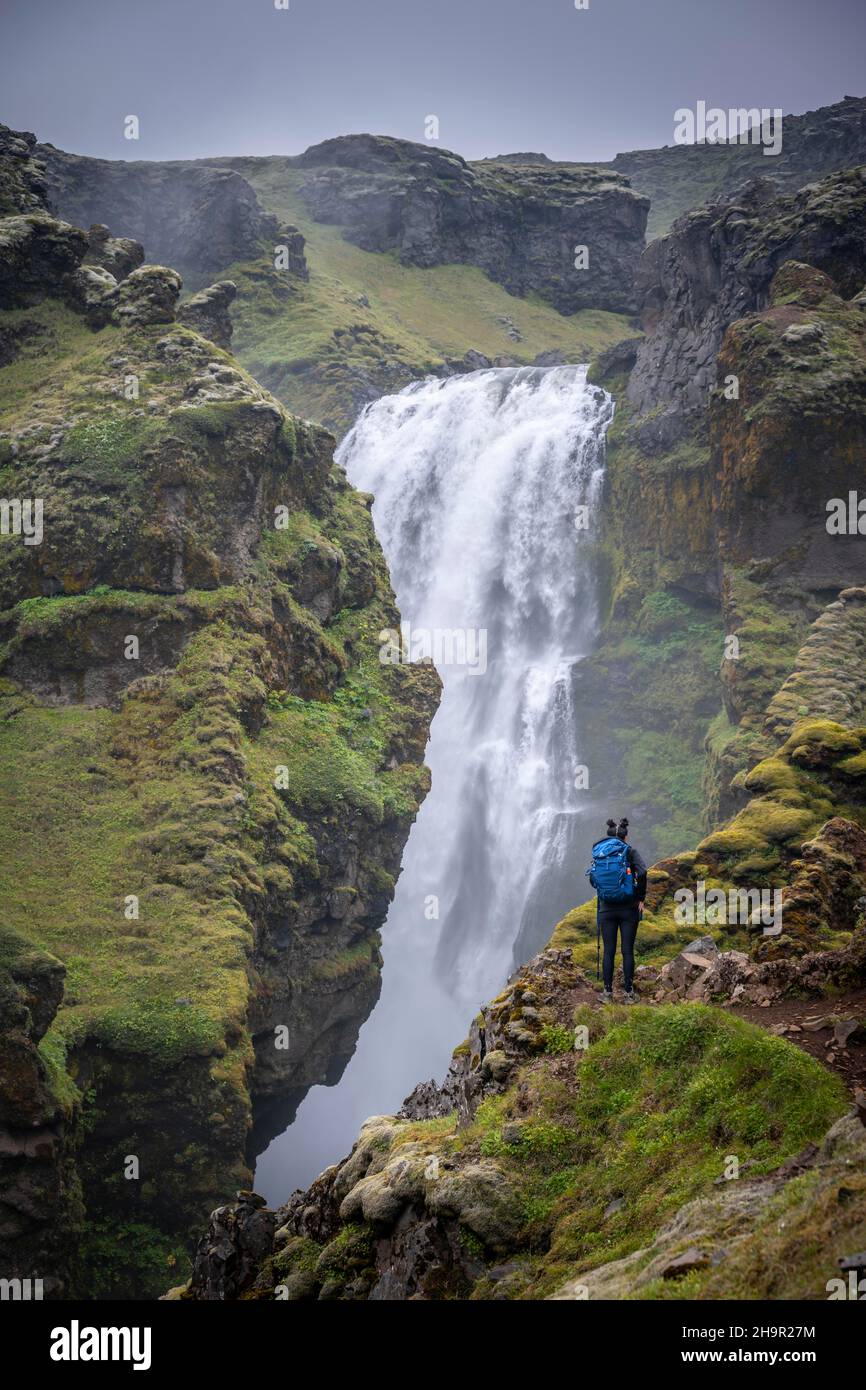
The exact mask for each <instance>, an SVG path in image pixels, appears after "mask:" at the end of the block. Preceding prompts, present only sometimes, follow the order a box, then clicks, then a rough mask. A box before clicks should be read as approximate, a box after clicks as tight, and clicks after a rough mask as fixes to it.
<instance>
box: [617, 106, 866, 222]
mask: <svg viewBox="0 0 866 1390" xmlns="http://www.w3.org/2000/svg"><path fill="white" fill-rule="evenodd" d="M855 164H866V97H854V96H846V97H844V98H843V100H842V101H837V102H834V103H833V105H831V106H822V107H819V109H818V110H817V111H806V112H805V113H804V114H803V115H785V116H784V117H783V120H782V148H781V150H780V151H779V152H778V153H777V154H775V155H773V156H772V157H768V156H767V155H765V154H764V150H763V146H762V145H760V144H757V145H753V144H740V143H739V142H737V143H731V144H728V143H719V144H712V143H704V144H695V145H665V146H664V148H663V149H660V150H632V151H630V152H629V153H627V154H618V155H617V156H616V158H615V159H614V160H612V161H611V163H610V164H608V165H605V166H602V167H604V168H609V169H611V170H614V171H615V172H617V173H620V174H625V175H626V177H627V178H628V179H629V180H630V182H631V184H632V187H633V188H635V189H636V190H637V191H638V192H639V193H643V194H645V195H646V196H647V197H648V198H649V199H650V203H651V211H650V220H649V226H648V233H649V236H650V237H651V238H654V237H658V236H664V235H665V234H666V233H667V232H668V231H669V230H670V227H671V224H672V223H673V222H674V221H675V219H676V218H677V217H679V216H680V215H681V214H682V213H684V212H687V211H688V210H689V209H691V208H696V207H699V206H700V205H701V204H702V203H710V202H715V201H716V200H717V199H718V198H719V197H724V196H728V195H730V194H732V193H735V192H736V191H737V190H738V188H740V187H741V186H742V185H743V184H744V183H747V182H748V181H749V180H750V179H754V178H759V179H771V180H772V181H773V183H774V184H775V186H776V188H777V190H778V191H779V192H788V193H792V192H795V191H796V190H797V189H798V188H802V187H803V185H804V184H807V183H815V182H817V180H819V179H822V178H825V177H826V176H827V174H832V173H835V172H836V171H838V170H840V169H849V168H851V166H852V165H855Z"/></svg>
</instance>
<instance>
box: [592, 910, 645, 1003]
mask: <svg viewBox="0 0 866 1390" xmlns="http://www.w3.org/2000/svg"><path fill="white" fill-rule="evenodd" d="M598 922H599V926H600V927H601V939H602V941H603V942H604V965H603V967H602V969H603V973H604V987H605V989H613V963H614V957H615V955H616V931H617V927H618V928H619V939H620V948H621V950H622V974H623V981H624V983H625V987H626V989H631V987H632V984H633V982H634V940H635V937H636V936H637V928H638V923H639V922H640V911H639V909H638V905H637V903H608V904H607V906H606V907H602V908H599V913H598Z"/></svg>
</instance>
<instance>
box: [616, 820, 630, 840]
mask: <svg viewBox="0 0 866 1390" xmlns="http://www.w3.org/2000/svg"><path fill="white" fill-rule="evenodd" d="M616 833H617V835H627V834H628V818H627V817H626V816H623V818H622V820H621V821H620V823H619V825H618V826H617V828H616Z"/></svg>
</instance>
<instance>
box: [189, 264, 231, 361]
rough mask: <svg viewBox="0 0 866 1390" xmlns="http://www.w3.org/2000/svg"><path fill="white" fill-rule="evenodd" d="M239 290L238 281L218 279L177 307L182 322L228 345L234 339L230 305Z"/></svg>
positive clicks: (223, 344)
mask: <svg viewBox="0 0 866 1390" xmlns="http://www.w3.org/2000/svg"><path fill="white" fill-rule="evenodd" d="M237 292H238V287H237V285H236V284H235V282H234V280H217V282H216V284H214V285H208V287H207V289H204V290H199V292H198V294H193V295H191V296H190V298H189V299H185V300H184V301H183V303H182V304H181V305H180V306H179V308H178V310H177V321H178V323H184V324H186V326H187V327H188V328H194V329H195V330H196V332H197V333H201V334H203V336H204V337H205V338H210V340H211V342H212V343H216V345H217V347H223V348H227V347H229V346H230V344H231V340H232V321H231V318H230V316H229V305H230V304H231V303H232V301H233V300H234V298H235V297H236V295H237Z"/></svg>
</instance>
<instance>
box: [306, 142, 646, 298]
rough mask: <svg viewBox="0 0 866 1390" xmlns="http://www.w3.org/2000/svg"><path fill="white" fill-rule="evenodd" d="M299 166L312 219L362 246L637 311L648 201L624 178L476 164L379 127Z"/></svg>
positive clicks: (577, 168) (545, 293) (566, 168)
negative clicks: (636, 282)
mask: <svg viewBox="0 0 866 1390" xmlns="http://www.w3.org/2000/svg"><path fill="white" fill-rule="evenodd" d="M294 163H295V164H296V165H297V166H298V167H299V168H300V169H302V170H303V171H304V174H305V178H304V182H303V184H302V185H301V194H302V196H303V198H304V200H305V202H306V203H307V205H308V207H309V208H310V211H311V212H312V214H313V216H314V217H315V218H317V219H318V220H320V221H323V222H335V223H337V224H338V225H339V226H340V227H342V228H343V233H344V235H345V236H346V237H347V239H348V240H350V241H353V242H355V243H356V244H357V245H358V246H361V247H363V248H364V250H367V251H395V252H396V253H397V255H398V256H399V258H400V260H401V261H403V262H404V263H405V264H407V265H416V266H433V265H441V264H443V263H445V262H453V261H458V262H463V263H466V264H469V265H477V266H480V268H481V269H482V270H483V271H485V272H486V274H488V275H489V276H490V277H491V279H493V280H497V281H498V282H499V283H500V284H502V285H504V286H505V287H506V289H508V290H509V291H511V293H513V294H520V295H525V294H528V293H530V292H535V293H537V294H539V295H541V297H542V298H544V299H547V300H549V302H550V303H551V304H553V305H554V306H555V307H556V308H557V309H559V311H560V312H561V313H566V314H572V313H574V312H576V311H577V310H578V309H583V308H600V309H611V310H614V311H617V312H627V311H629V310H631V309H633V308H634V299H633V293H632V280H633V275H634V270H635V267H636V264H637V258H638V256H639V254H640V250H641V247H642V245H643V236H644V227H645V225H646V213H647V203H646V200H645V199H642V198H640V197H639V196H637V195H636V194H634V193H633V192H632V191H631V189H630V188H629V186H628V183H627V181H626V180H624V179H622V178H620V177H619V176H611V175H609V174H601V173H599V172H598V171H594V170H592V169H589V168H587V167H584V166H581V165H562V164H557V165H548V164H539V163H538V162H537V161H533V162H532V163H518V162H517V161H516V160H514V159H513V158H512V159H509V160H507V161H503V162H501V163H500V162H497V161H495V160H484V161H481V162H477V163H474V164H470V163H467V161H466V160H464V159H461V158H460V156H459V155H456V154H452V153H451V152H449V151H446V150H438V149H435V148H431V147H429V146H425V145H414V144H412V143H411V142H410V141H408V140H395V139H391V138H387V137H384V136H372V135H350V136H342V137H339V138H338V139H335V140H326V141H325V142H324V143H323V144H321V145H314V146H312V147H311V148H310V149H308V150H307V151H306V152H305V153H304V154H302V155H300V156H299V157H298V158H297V160H295V161H294ZM579 247H583V248H585V249H586V252H587V264H586V266H585V267H582V268H576V258H577V255H578V248H579Z"/></svg>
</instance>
